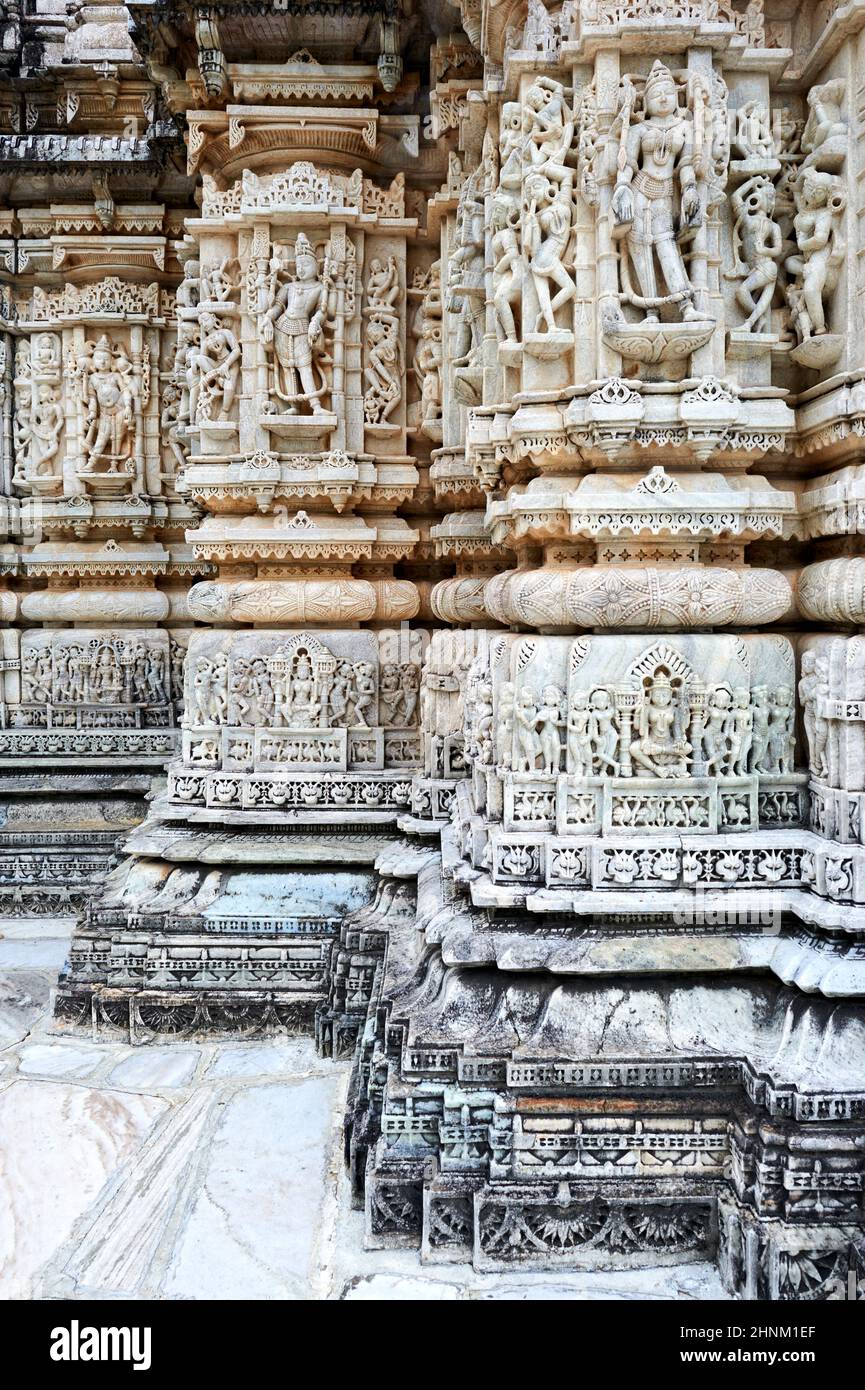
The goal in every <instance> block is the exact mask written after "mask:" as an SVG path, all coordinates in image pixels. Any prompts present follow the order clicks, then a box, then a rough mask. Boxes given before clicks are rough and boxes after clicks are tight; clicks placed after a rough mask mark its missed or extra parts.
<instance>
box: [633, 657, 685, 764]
mask: <svg viewBox="0 0 865 1390" xmlns="http://www.w3.org/2000/svg"><path fill="white" fill-rule="evenodd" d="M680 724H681V709H680V705H679V703H678V701H677V699H676V691H675V690H674V688H673V685H672V682H671V681H670V678H669V676H668V675H667V674H666V673H665V672H664V671H659V672H658V673H657V674H656V675H655V676H654V677H653V678H652V680H651V681H650V682H649V684H648V686H647V688H646V691H645V695H644V698H643V702H642V705H641V706H640V709H639V713H638V717H637V731H638V736H637V738H635V739H634V741H633V742H632V744H631V750H630V751H631V758H632V760H633V762H634V763H635V764H636V766H637V767H638V768H641V769H643V770H645V771H646V772H649V773H651V774H652V776H653V777H687V776H688V760H689V757H690V754H691V745H690V743H688V742H687V741H686V739H685V738H684V734H683V731H682V730H681V728H680Z"/></svg>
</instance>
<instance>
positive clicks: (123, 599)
mask: <svg viewBox="0 0 865 1390" xmlns="http://www.w3.org/2000/svg"><path fill="white" fill-rule="evenodd" d="M168 610H169V603H168V598H167V596H166V595H165V594H163V593H161V592H160V590H158V589H125V590H124V589H69V590H62V591H59V592H58V590H56V589H40V590H38V591H37V592H36V593H35V594H25V595H24V597H23V598H22V600H21V616H22V618H26V619H27V620H28V621H29V622H33V623H46V622H61V623H63V622H67V623H159V622H163V621H164V620H165V619H166V618H167V617H168Z"/></svg>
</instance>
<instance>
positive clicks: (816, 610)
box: [798, 556, 865, 623]
mask: <svg viewBox="0 0 865 1390" xmlns="http://www.w3.org/2000/svg"><path fill="white" fill-rule="evenodd" d="M798 599H799V609H800V611H801V613H802V616H803V618H810V620H811V621H812V622H824V623H862V622H865V559H855V558H853V557H849V556H840V557H838V558H837V559H835V560H820V561H819V562H818V563H817V564H816V565H806V566H805V568H804V569H803V571H802V573H801V574H800V575H799V586H798Z"/></svg>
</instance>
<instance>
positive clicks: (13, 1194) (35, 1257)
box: [0, 923, 724, 1302]
mask: <svg viewBox="0 0 865 1390" xmlns="http://www.w3.org/2000/svg"><path fill="white" fill-rule="evenodd" d="M18 926H19V927H20V930H19V929H16V930H15V932H14V936H13V937H11V938H10V937H8V936H5V935H3V934H0V1298H5V1299H26V1298H33V1297H36V1298H39V1297H51V1298H72V1299H76V1298H78V1299H85V1298H107V1299H112V1298H129V1297H133V1298H165V1299H204V1298H219V1299H226V1298H228V1299H268V1300H285V1299H317V1300H320V1299H335V1300H346V1301H357V1300H387V1301H405V1302H409V1301H433V1300H434V1301H440V1300H444V1301H454V1300H465V1299H515V1300H533V1301H534V1300H562V1299H590V1300H591V1299H646V1298H653V1299H654V1298H664V1299H705V1298H723V1297H724V1294H723V1292H722V1290H721V1288H720V1285H719V1283H718V1279H717V1276H716V1274H715V1271H714V1269H713V1268H711V1267H709V1266H708V1265H685V1266H682V1267H681V1268H674V1269H665V1270H663V1272H662V1274H661V1272H659V1271H654V1270H648V1271H639V1272H629V1273H625V1274H604V1275H599V1276H592V1275H585V1274H580V1275H559V1276H553V1275H537V1274H518V1275H493V1274H476V1273H475V1272H474V1271H473V1270H471V1269H470V1268H468V1267H466V1266H462V1265H458V1266H441V1265H437V1266H426V1267H425V1266H423V1265H422V1264H421V1263H420V1259H419V1256H418V1255H417V1254H416V1253H415V1252H414V1251H410V1250H403V1251H381V1250H377V1251H366V1250H364V1249H363V1216H362V1214H361V1213H360V1212H357V1211H352V1210H351V1207H350V1202H349V1192H348V1180H347V1177H346V1174H345V1171H344V1168H343V1163H342V1133H341V1125H342V1114H343V1105H344V1098H345V1090H346V1085H347V1081H348V1067H347V1065H346V1064H345V1063H340V1064H335V1063H332V1062H327V1061H322V1060H321V1059H320V1058H318V1057H316V1054H315V1049H314V1047H313V1044H312V1041H311V1040H310V1039H308V1038H280V1039H273V1040H270V1041H265V1042H236V1041H235V1042H225V1043H215V1042H214V1043H207V1044H186V1043H181V1044H178V1045H177V1046H176V1047H172V1046H153V1047H139V1048H136V1047H130V1046H128V1045H127V1044H124V1043H114V1042H99V1043H95V1042H91V1041H90V1040H89V1039H88V1038H87V1036H86V1034H81V1035H80V1036H68V1035H62V1036H61V1035H57V1034H53V1033H52V1032H51V1024H50V1018H49V1016H48V999H49V993H50V988H51V985H52V984H53V982H54V979H55V978H56V976H55V971H56V969H57V968H58V967H59V965H60V963H61V962H62V959H63V956H64V955H65V950H66V941H67V940H68V934H64V933H63V932H61V931H58V929H57V925H56V924H53V923H52V924H49V925H48V927H47V929H46V932H45V935H44V937H43V939H42V940H41V941H40V939H39V933H38V930H34V929H33V927H32V925H31V926H30V927H29V928H28V926H26V925H25V924H18ZM13 946H14V948H15V949H14V951H13V950H12V948H13ZM21 948H24V949H25V951H26V950H28V949H30V950H31V954H30V956H29V957H27V958H26V959H25V961H24V963H23V964H19V952H20V949H21ZM43 957H44V958H45V959H49V960H50V961H51V962H52V963H51V964H50V965H49V966H43V965H42V964H41V962H42V959H43Z"/></svg>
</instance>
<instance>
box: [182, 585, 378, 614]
mask: <svg viewBox="0 0 865 1390" xmlns="http://www.w3.org/2000/svg"><path fill="white" fill-rule="evenodd" d="M377 597H378V596H377V593H376V586H375V584H372V583H370V581H369V580H368V579H348V578H346V579H243V580H233V581H232V580H229V581H218V580H207V581H205V582H204V583H201V584H194V585H193V586H192V588H191V589H190V591H189V616H190V617H191V618H194V619H195V620H196V621H197V622H201V623H273V624H277V625H279V624H285V625H287V626H288V625H291V624H295V623H341V622H342V623H344V622H366V621H368V620H369V619H370V618H374V617H375V616H376V608H377Z"/></svg>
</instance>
